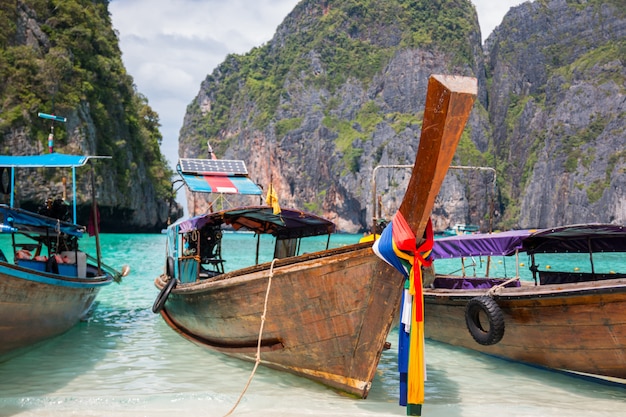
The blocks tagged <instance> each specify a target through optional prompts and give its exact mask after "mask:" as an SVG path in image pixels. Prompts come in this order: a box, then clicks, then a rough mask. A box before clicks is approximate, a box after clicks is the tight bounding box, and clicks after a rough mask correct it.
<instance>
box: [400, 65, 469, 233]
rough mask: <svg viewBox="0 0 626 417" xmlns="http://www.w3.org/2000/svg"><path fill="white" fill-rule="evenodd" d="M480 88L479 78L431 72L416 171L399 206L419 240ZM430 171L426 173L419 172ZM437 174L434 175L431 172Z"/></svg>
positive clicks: (414, 168) (414, 167)
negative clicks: (410, 191) (409, 191)
mask: <svg viewBox="0 0 626 417" xmlns="http://www.w3.org/2000/svg"><path fill="white" fill-rule="evenodd" d="M477 91H478V83H477V81H476V78H473V77H461V76H454V75H431V76H430V78H429V80H428V92H427V94H426V104H425V105H424V119H423V122H422V133H421V136H420V142H419V147H418V151H417V156H416V157H415V165H414V166H413V174H412V176H411V180H410V182H409V186H408V188H407V190H416V192H414V193H407V194H406V195H405V197H404V200H403V201H402V204H401V205H400V209H399V211H400V212H401V213H402V215H403V216H404V218H405V219H406V221H407V223H408V224H409V225H411V228H412V230H413V233H414V234H415V237H416V238H417V240H418V245H419V242H420V238H421V237H422V236H423V235H424V231H425V230H426V225H427V223H428V219H429V217H430V215H431V212H432V208H433V206H434V204H435V198H436V197H437V194H438V193H439V189H440V188H441V184H442V183H443V180H444V178H445V176H446V173H447V172H448V167H449V166H450V163H451V162H452V158H453V157H454V154H455V152H456V148H457V145H458V143H459V139H460V138H461V133H463V129H464V128H465V124H466V123H467V119H468V118H469V115H470V112H471V110H472V106H473V105H474V99H475V98H476V94H477ZM420 172H422V173H428V174H427V175H420ZM433 172H434V173H435V175H434V176H433V175H432V173H433Z"/></svg>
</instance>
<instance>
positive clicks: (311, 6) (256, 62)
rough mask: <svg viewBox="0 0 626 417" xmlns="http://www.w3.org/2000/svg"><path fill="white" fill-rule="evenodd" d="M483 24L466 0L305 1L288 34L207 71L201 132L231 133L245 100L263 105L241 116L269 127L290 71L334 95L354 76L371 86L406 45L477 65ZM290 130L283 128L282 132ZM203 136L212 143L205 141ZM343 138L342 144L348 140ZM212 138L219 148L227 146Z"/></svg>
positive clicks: (251, 124)
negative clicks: (476, 38)
mask: <svg viewBox="0 0 626 417" xmlns="http://www.w3.org/2000/svg"><path fill="white" fill-rule="evenodd" d="M296 22H297V23H296ZM476 22H477V20H476V14H475V10H474V8H473V7H472V6H471V3H470V2H469V1H467V0H430V1H426V0H388V1H378V0H342V1H335V2H333V1H321V2H320V1H303V2H301V3H300V4H298V5H297V6H296V8H295V9H294V11H293V12H292V14H291V15H290V17H288V18H287V19H286V21H285V22H284V23H283V25H281V27H279V32H282V33H283V34H284V37H280V42H276V43H273V42H270V43H268V44H266V45H263V46H261V47H258V48H254V49H253V50H252V51H250V52H249V53H247V54H245V55H230V56H228V57H227V58H226V60H225V61H224V62H223V63H222V64H221V65H220V66H219V67H218V68H217V69H216V70H215V71H214V72H213V74H211V75H209V76H208V77H207V79H206V82H207V83H208V84H209V85H210V94H211V96H212V98H213V99H214V100H212V107H211V111H210V112H209V113H207V114H206V115H205V116H204V117H203V118H202V120H201V121H200V125H201V127H199V129H198V130H199V131H198V133H199V135H198V137H200V138H206V137H208V138H217V137H219V136H220V133H221V132H224V131H227V130H228V127H229V125H230V123H231V122H232V121H233V117H237V118H239V116H240V115H241V114H243V111H242V109H241V108H240V107H238V106H241V105H242V104H241V103H251V102H253V103H255V109H256V112H255V113H254V114H247V115H245V116H242V118H243V119H245V123H244V126H249V127H254V128H255V129H258V130H262V129H263V128H265V127H266V126H268V124H269V123H270V122H271V121H272V120H274V119H275V116H276V112H277V110H278V108H279V103H280V101H281V97H282V96H283V95H284V94H285V93H286V92H285V81H286V80H287V78H288V77H291V78H296V79H297V80H298V82H300V83H302V84H303V85H310V86H312V87H313V88H316V89H323V90H326V91H329V92H330V93H334V92H335V91H336V90H337V89H338V88H340V87H341V86H343V85H344V84H345V83H346V82H347V81H348V80H349V79H353V80H356V81H358V82H360V83H362V84H363V85H368V84H369V83H370V82H371V81H372V79H373V77H374V76H375V75H377V74H381V73H382V72H383V70H384V68H385V66H386V65H387V64H388V63H389V61H390V59H391V58H392V57H393V55H394V54H395V53H396V52H397V51H398V50H400V49H406V48H421V49H425V50H428V49H433V50H437V51H440V52H444V53H449V54H450V57H451V60H452V61H454V62H455V63H456V64H459V63H464V64H466V65H468V66H471V65H472V63H473V56H472V53H471V42H470V40H469V39H471V34H472V32H475V31H476V25H475V23H476ZM293 25H297V26H293ZM281 28H282V30H281ZM336 122H337V123H338V121H336ZM284 128H285V125H284V124H279V125H278V126H277V131H276V134H277V136H280V135H282V134H284V133H285V130H284ZM342 132H343V133H345V129H344V131H342ZM198 140H199V141H200V142H201V143H200V146H201V147H202V148H203V149H204V148H206V144H205V142H206V141H205V139H198ZM340 141H341V142H342V144H339V145H338V148H339V149H344V148H345V143H346V142H349V141H348V139H347V138H341V139H340ZM212 143H215V144H216V146H217V149H218V150H223V149H222V148H225V147H226V146H227V144H226V143H223V142H222V143H220V142H219V141H214V142H213V141H212ZM348 145H349V143H348ZM354 156H355V155H351V156H349V157H348V159H349V160H350V161H353V158H352V157H354ZM348 164H350V162H349V163H348ZM353 169H354V167H352V168H351V170H353Z"/></svg>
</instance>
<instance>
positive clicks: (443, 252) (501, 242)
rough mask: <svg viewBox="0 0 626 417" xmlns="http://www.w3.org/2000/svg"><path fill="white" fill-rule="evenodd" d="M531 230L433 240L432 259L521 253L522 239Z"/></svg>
mask: <svg viewBox="0 0 626 417" xmlns="http://www.w3.org/2000/svg"><path fill="white" fill-rule="evenodd" d="M532 233H533V230H509V231H506V232H499V233H489V234H488V233H477V234H471V235H457V236H450V237H443V238H439V239H435V243H434V245H433V251H432V256H433V259H450V258H463V257H469V256H509V255H513V254H515V252H516V251H521V250H522V248H523V242H524V239H526V238H527V237H528V236H530V235H531V234H532Z"/></svg>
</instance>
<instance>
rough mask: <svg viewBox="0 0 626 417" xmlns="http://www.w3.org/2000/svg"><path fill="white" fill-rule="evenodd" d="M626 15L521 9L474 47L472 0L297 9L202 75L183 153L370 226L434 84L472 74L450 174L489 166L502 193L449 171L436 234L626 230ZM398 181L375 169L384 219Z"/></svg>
mask: <svg viewBox="0 0 626 417" xmlns="http://www.w3.org/2000/svg"><path fill="white" fill-rule="evenodd" d="M625 13H626V8H624V7H623V0H613V1H600V0H595V1H594V0H589V1H584V0H580V1H573V0H570V1H566V0H550V1H535V2H527V3H524V4H522V5H520V6H518V7H516V8H514V9H512V10H511V11H510V12H509V13H508V14H507V15H506V16H505V18H504V20H503V22H502V24H501V25H500V26H499V27H498V28H497V29H496V30H495V31H494V33H493V34H492V35H491V36H490V37H489V38H488V40H487V42H486V43H485V45H481V43H480V39H481V37H480V31H479V28H478V22H477V19H476V13H475V10H474V8H473V6H472V5H471V3H470V2H469V1H463V0H454V1H451V0H449V1H444V0H439V1H426V0H423V1H419V0H418V1H412V2H406V1H400V0H393V1H386V2H379V1H373V0H371V1H369V0H361V1H357V0H342V1H329V0H304V1H302V2H300V3H299V4H298V5H297V6H296V8H295V9H294V10H293V12H292V13H290V14H289V16H287V18H286V19H285V20H284V22H283V23H282V24H281V25H280V26H279V27H278V29H277V31H276V34H275V36H274V38H273V39H272V40H271V41H270V42H269V43H268V44H266V45H263V46H261V47H259V48H255V49H254V50H252V51H250V53H248V54H246V55H241V56H240V55H231V56H229V57H228V58H227V59H226V60H225V61H224V63H223V64H221V65H220V66H219V67H218V68H217V69H215V71H214V72H213V73H212V74H210V75H209V76H207V78H206V80H205V81H204V82H203V83H202V86H201V88H200V91H199V93H198V96H197V97H196V98H195V99H194V101H193V102H192V103H191V104H190V105H189V107H188V110H187V115H186V117H185V121H184V125H183V128H182V130H181V136H180V145H179V153H180V155H181V156H186V157H196V156H203V155H204V154H205V153H206V149H207V145H206V143H207V140H208V141H210V143H211V145H212V146H213V148H214V150H215V151H216V152H217V153H218V155H219V156H220V157H222V158H237V159H244V160H245V161H246V162H247V164H248V169H249V170H250V172H251V173H252V177H253V178H254V179H256V180H258V181H259V183H261V184H263V185H266V184H268V183H269V181H270V179H271V180H272V181H273V183H274V185H275V187H276V188H277V189H278V191H279V195H280V200H281V204H283V205H285V206H293V207H299V208H303V209H306V210H309V211H313V212H315V213H318V214H321V215H324V216H326V217H329V218H331V219H333V220H335V221H336V222H337V223H338V225H339V228H340V229H341V230H344V231H349V232H355V231H357V230H362V229H365V228H367V227H368V225H369V223H370V222H371V217H372V207H373V200H374V199H373V196H372V172H373V169H374V167H376V166H377V165H391V164H394V165H395V164H408V163H411V162H412V161H413V158H414V155H415V147H416V145H417V142H418V138H419V133H420V121H421V111H422V107H423V100H424V96H425V88H426V82H427V78H428V76H429V75H430V74H432V73H456V74H461V75H473V76H476V77H477V78H478V81H479V99H478V100H477V103H476V105H475V107H474V110H473V112H472V115H471V118H470V122H469V123H468V127H467V128H466V131H465V133H464V136H463V138H462V140H461V144H460V147H459V150H458V151H457V155H456V160H455V163H457V164H459V165H472V166H488V167H493V168H495V170H496V171H497V175H496V176H495V178H496V179H497V188H496V191H495V193H494V184H493V181H494V175H493V174H492V173H491V172H489V171H472V170H459V171H457V170H452V171H451V172H450V174H449V175H448V178H447V179H446V181H445V183H444V187H443V189H442V191H441V193H440V195H439V198H438V201H437V204H436V207H435V209H434V212H433V220H434V223H435V228H436V229H438V230H441V229H445V228H446V227H448V226H450V225H451V224H453V223H473V224H479V225H480V226H481V229H482V230H488V229H490V228H491V227H492V226H491V218H492V215H494V216H495V219H494V221H495V226H493V227H494V228H510V227H543V226H556V225H560V224H565V223H581V222H588V221H597V222H620V223H625V222H626V218H625V217H626V212H625V211H624V206H625V204H624V201H626V200H625V198H624V194H625V193H626V188H625V187H623V186H622V185H623V184H622V182H623V181H624V179H623V176H622V175H621V174H622V171H623V169H624V152H623V151H622V148H623V145H624V141H625V140H626V135H624V130H625V125H626V123H625V120H626V117H624V115H625V113H624V107H625V105H626V100H625V98H624V97H625V96H624V91H625V88H626V85H625V80H626V72H625V69H624V63H625V62H626V52H625V51H626V45H625V41H624V39H626V33H625V30H626V29H625V28H626V20H625ZM407 175H408V171H407V170H391V169H382V170H380V174H379V175H378V176H377V179H376V183H377V191H378V192H377V194H379V195H381V196H382V200H381V203H380V205H381V207H382V214H383V215H384V216H390V215H392V214H393V213H394V212H395V210H396V209H397V205H398V204H399V202H400V200H401V197H402V194H403V192H404V189H405V187H406V180H407ZM494 194H497V198H496V199H495V201H494V203H495V204H494V205H493V206H492V204H491V202H492V196H493V195H494ZM189 207H190V209H192V210H193V209H197V210H198V211H202V210H205V209H206V205H203V203H202V202H201V201H200V200H199V199H198V198H197V197H195V198H194V199H191V197H189Z"/></svg>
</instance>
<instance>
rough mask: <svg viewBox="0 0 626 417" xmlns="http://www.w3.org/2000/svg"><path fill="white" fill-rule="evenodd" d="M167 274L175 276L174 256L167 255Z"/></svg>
mask: <svg viewBox="0 0 626 417" xmlns="http://www.w3.org/2000/svg"><path fill="white" fill-rule="evenodd" d="M165 275H167V276H168V277H170V278H174V258H172V257H171V256H168V257H167V262H166V263H165Z"/></svg>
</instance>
